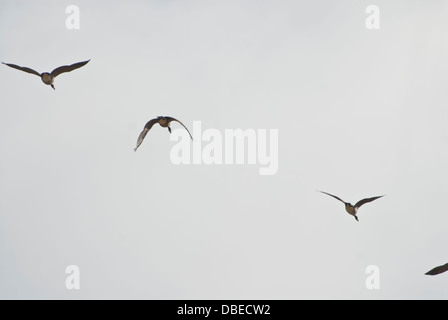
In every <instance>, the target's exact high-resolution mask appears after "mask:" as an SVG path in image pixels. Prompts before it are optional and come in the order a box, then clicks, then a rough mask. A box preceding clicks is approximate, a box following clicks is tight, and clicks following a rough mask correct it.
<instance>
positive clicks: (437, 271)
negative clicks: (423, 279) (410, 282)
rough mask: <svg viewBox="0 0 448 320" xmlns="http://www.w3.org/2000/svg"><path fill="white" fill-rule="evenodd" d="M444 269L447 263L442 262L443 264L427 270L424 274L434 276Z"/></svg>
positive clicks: (445, 269)
mask: <svg viewBox="0 0 448 320" xmlns="http://www.w3.org/2000/svg"><path fill="white" fill-rule="evenodd" d="M445 271H448V263H447V264H444V265H443V266H438V267H435V268H434V269H431V270H429V271H428V272H426V273H425V274H426V275H428V276H435V275H436V274H439V273H443V272H445Z"/></svg>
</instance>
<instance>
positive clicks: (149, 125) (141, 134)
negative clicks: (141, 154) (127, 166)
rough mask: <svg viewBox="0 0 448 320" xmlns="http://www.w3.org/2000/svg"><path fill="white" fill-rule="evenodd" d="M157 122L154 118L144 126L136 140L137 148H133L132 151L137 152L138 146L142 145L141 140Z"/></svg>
mask: <svg viewBox="0 0 448 320" xmlns="http://www.w3.org/2000/svg"><path fill="white" fill-rule="evenodd" d="M157 122H159V119H157V118H155V119H152V120H149V121H148V122H147V123H146V124H145V127H144V128H143V131H142V132H141V133H140V135H139V136H138V139H137V146H136V147H135V148H134V151H137V149H138V147H140V145H141V144H142V142H143V140H144V139H145V137H146V134H147V133H148V131H149V130H151V128H152V127H153V126H154V125H155V124H156V123H157Z"/></svg>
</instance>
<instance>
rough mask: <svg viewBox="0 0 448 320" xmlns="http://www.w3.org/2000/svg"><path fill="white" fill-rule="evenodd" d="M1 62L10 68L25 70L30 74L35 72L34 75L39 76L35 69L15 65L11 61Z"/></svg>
mask: <svg viewBox="0 0 448 320" xmlns="http://www.w3.org/2000/svg"><path fill="white" fill-rule="evenodd" d="M2 63H3V64H5V65H7V66H8V67H11V68H14V69H17V70H21V71H25V72H28V73H31V74H35V75H36V76H38V77H40V73H39V72H37V71H36V70H33V69H31V68H27V67H21V66H18V65H15V64H11V63H4V62H2Z"/></svg>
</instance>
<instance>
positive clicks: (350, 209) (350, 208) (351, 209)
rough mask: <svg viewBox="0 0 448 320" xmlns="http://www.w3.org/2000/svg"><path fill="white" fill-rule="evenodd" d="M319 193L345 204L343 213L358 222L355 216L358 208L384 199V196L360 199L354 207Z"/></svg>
mask: <svg viewBox="0 0 448 320" xmlns="http://www.w3.org/2000/svg"><path fill="white" fill-rule="evenodd" d="M320 192H322V193H325V194H327V195H329V196H330V197H333V198H335V199H337V200H339V201H341V202H343V203H344V204H345V211H347V212H348V213H349V214H351V215H352V216H354V217H355V219H356V221H359V220H358V217H357V216H356V213H357V212H358V209H359V207H361V206H362V205H363V204H365V203H368V202H372V201H373V200H376V199H379V198H381V197H384V196H379V197H373V198H366V199H362V200H360V201H358V202H356V204H355V205H352V204H351V203H349V202H345V201H344V200H342V199H340V198H338V197H336V196H334V195H332V194H329V193H327V192H324V191H320Z"/></svg>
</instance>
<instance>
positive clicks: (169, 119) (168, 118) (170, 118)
mask: <svg viewBox="0 0 448 320" xmlns="http://www.w3.org/2000/svg"><path fill="white" fill-rule="evenodd" d="M164 118H165V119H166V121H168V123H170V122H171V121H176V122H179V123H180V124H181V125H182V127H184V128H185V130H187V132H188V134H189V135H190V138H191V140H193V137H192V136H191V133H190V131H189V130H188V129H187V127H186V126H185V125H184V124H183V123H182V122H180V121H179V120H177V119H174V118H173V117H164Z"/></svg>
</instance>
